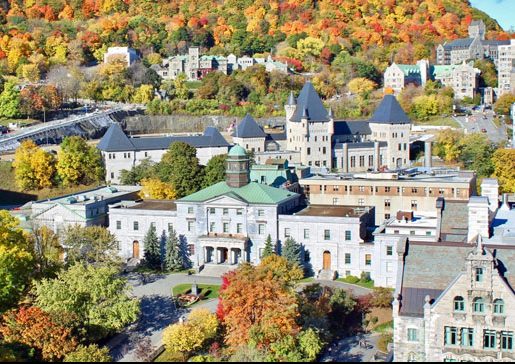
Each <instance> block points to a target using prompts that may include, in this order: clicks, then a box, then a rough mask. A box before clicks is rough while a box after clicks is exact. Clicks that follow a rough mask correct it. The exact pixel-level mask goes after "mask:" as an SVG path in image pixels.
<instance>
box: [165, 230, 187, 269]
mask: <svg viewBox="0 0 515 364" xmlns="http://www.w3.org/2000/svg"><path fill="white" fill-rule="evenodd" d="M183 268H184V259H183V257H182V254H181V249H180V247H179V239H178V238H177V233H176V232H175V230H174V229H171V230H170V233H169V235H168V238H167V239H166V253H165V269H166V270H167V271H171V272H177V271H180V270H182V269H183Z"/></svg>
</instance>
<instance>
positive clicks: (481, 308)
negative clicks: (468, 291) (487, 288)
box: [473, 297, 485, 313]
mask: <svg viewBox="0 0 515 364" xmlns="http://www.w3.org/2000/svg"><path fill="white" fill-rule="evenodd" d="M473 311H474V312H475V313H484V312H485V301H483V299H482V298H479V297H478V298H474V304H473Z"/></svg>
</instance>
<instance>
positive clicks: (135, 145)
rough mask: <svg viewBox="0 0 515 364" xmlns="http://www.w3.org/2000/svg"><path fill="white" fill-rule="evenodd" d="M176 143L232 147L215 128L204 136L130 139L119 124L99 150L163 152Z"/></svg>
mask: <svg viewBox="0 0 515 364" xmlns="http://www.w3.org/2000/svg"><path fill="white" fill-rule="evenodd" d="M175 142H184V143H187V144H189V145H191V146H192V147H195V148H207V147H229V146H230V144H229V143H227V141H226V140H225V138H224V137H223V136H222V134H220V132H219V131H218V130H217V129H216V128H214V127H208V128H206V130H205V131H204V135H196V136H166V137H131V138H129V137H127V135H125V133H124V132H123V131H122V129H121V128H120V126H119V125H118V124H113V125H112V126H111V127H110V128H109V129H108V130H107V132H106V133H105V135H104V136H103V137H102V139H101V140H100V142H99V143H98V145H97V148H98V149H100V150H102V151H104V152H124V151H139V150H162V149H168V148H169V147H170V145H171V144H172V143H175Z"/></svg>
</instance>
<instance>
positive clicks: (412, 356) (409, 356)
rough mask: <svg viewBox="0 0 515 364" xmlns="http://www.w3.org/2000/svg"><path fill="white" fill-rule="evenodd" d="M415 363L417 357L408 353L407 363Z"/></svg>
mask: <svg viewBox="0 0 515 364" xmlns="http://www.w3.org/2000/svg"><path fill="white" fill-rule="evenodd" d="M416 361H417V357H416V355H415V353H409V354H408V362H409V363H413V362H416Z"/></svg>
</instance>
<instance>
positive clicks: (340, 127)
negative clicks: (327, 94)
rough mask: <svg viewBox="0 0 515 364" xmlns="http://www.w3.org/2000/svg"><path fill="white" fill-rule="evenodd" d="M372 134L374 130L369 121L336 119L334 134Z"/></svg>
mask: <svg viewBox="0 0 515 364" xmlns="http://www.w3.org/2000/svg"><path fill="white" fill-rule="evenodd" d="M356 134H360V135H370V134H372V131H371V130H370V126H369V125H368V121H343V120H335V121H334V135H335V136H338V135H356Z"/></svg>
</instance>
